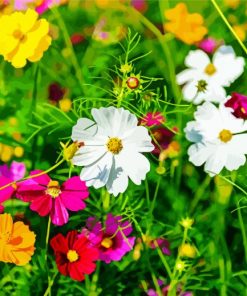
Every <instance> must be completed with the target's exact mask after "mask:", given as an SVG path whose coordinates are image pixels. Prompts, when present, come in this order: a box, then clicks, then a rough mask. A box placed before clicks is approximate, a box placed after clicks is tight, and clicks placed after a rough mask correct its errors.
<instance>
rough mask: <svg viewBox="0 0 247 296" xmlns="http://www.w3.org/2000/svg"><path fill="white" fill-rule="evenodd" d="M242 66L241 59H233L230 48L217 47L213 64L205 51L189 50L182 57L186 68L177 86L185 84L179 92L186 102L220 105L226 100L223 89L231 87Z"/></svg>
mask: <svg viewBox="0 0 247 296" xmlns="http://www.w3.org/2000/svg"><path fill="white" fill-rule="evenodd" d="M244 64H245V62H244V59H243V58H242V57H236V55H235V52H234V51H233V48H232V47H231V46H225V45H223V46H221V47H219V48H218V50H217V51H216V52H215V54H214V56H213V58H212V61H210V58H209V57H208V55H207V54H206V53H205V52H204V51H202V50H199V49H198V50H192V51H190V52H189V54H188V56H187V57H186V58H185V65H186V66H187V67H188V68H189V69H187V70H184V71H182V72H181V73H179V74H178V75H177V83H178V84H179V85H183V84H185V85H184V87H183V89H182V91H183V96H184V99H185V100H186V101H189V102H193V103H194V104H200V103H201V102H202V101H210V102H216V103H220V102H222V101H223V100H224V99H225V97H226V91H225V89H224V87H226V86H230V84H231V83H232V82H233V81H235V80H236V79H237V78H238V77H239V76H240V75H241V74H242V73H243V71H244ZM204 86H205V87H204ZM199 89H201V91H199V92H198V90H199Z"/></svg>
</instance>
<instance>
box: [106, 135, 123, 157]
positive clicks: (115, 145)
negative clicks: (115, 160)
mask: <svg viewBox="0 0 247 296" xmlns="http://www.w3.org/2000/svg"><path fill="white" fill-rule="evenodd" d="M106 146H107V149H108V151H110V152H111V153H113V154H118V153H119V152H120V151H121V150H122V149H123V144H122V140H120V139H119V138H110V139H109V141H108V142H107V144H106Z"/></svg>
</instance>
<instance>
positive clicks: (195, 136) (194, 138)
mask: <svg viewBox="0 0 247 296" xmlns="http://www.w3.org/2000/svg"><path fill="white" fill-rule="evenodd" d="M196 127H197V122H196V121H190V122H188V123H187V125H186V127H185V129H184V132H185V134H186V138H187V139H188V140H189V141H190V142H195V143H198V142H201V141H202V135H201V134H200V132H199V131H198V130H197V129H196Z"/></svg>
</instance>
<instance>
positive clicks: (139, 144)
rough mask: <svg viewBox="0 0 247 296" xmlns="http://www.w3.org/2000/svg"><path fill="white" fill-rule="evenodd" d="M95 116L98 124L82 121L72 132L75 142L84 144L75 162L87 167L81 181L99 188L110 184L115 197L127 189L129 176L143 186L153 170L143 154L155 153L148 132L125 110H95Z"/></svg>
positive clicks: (74, 158) (93, 113)
mask: <svg viewBox="0 0 247 296" xmlns="http://www.w3.org/2000/svg"><path fill="white" fill-rule="evenodd" d="M92 115H93V117H94V120H95V122H94V121H92V120H89V119H87V118H81V119H79V120H78V122H77V124H76V125H75V126H74V127H73V130H72V140H73V141H78V142H83V143H84V146H83V147H80V148H79V149H78V151H77V152H76V154H75V156H74V157H73V159H72V163H73V164H75V165H79V166H84V168H83V170H82V172H81V175H80V178H81V180H84V181H86V184H87V186H94V187H95V188H100V187H103V186H105V185H106V188H107V190H108V192H109V193H113V194H114V195H115V196H116V195H117V194H118V193H120V192H124V191H125V190H126V189H127V186H128V177H129V178H130V179H131V180H132V181H133V182H134V183H135V184H137V185H140V184H141V180H144V179H145V176H146V174H147V172H148V171H149V170H150V164H149V161H148V160H147V159H146V158H145V157H144V156H143V155H142V154H141V153H142V152H150V151H152V150H153V145H152V144H151V138H150V136H149V135H148V130H147V129H146V128H145V127H143V126H137V118H136V117H135V116H134V115H133V114H131V113H130V112H129V111H127V110H124V109H123V108H115V107H108V108H103V107H102V108H100V109H92ZM133 164H135V165H133Z"/></svg>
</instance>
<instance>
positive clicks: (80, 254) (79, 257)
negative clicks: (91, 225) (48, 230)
mask: <svg viewBox="0 0 247 296" xmlns="http://www.w3.org/2000/svg"><path fill="white" fill-rule="evenodd" d="M50 245H51V247H52V249H53V250H54V253H55V257H56V264H57V268H58V270H59V271H60V272H61V274H63V275H65V276H69V277H71V278H72V279H74V280H76V281H83V280H84V279H85V274H91V273H92V272H94V270H95V268H96V264H95V263H94V261H96V260H97V259H98V257H99V253H98V250H97V249H96V248H94V247H92V246H90V245H89V241H88V239H87V238H86V237H85V236H82V235H80V237H78V233H77V231H75V230H73V231H69V232H68V233H67V235H66V237H64V236H63V235H62V234H61V233H59V234H57V235H56V236H55V237H53V238H52V239H51V241H50Z"/></svg>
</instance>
